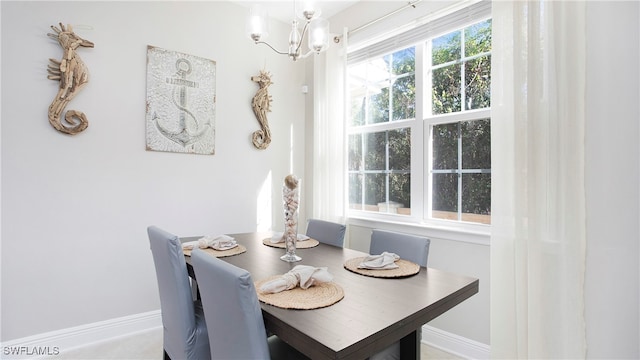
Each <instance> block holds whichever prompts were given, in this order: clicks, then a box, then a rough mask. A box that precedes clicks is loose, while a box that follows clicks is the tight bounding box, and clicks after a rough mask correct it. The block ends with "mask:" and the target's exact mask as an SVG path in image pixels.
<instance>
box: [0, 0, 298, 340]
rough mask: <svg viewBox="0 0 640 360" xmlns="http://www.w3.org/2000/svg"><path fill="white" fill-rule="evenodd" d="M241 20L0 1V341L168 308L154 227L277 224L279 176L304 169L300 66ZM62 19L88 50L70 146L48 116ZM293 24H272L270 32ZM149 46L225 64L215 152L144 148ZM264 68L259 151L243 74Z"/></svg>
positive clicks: (138, 5)
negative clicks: (249, 33) (162, 298)
mask: <svg viewBox="0 0 640 360" xmlns="http://www.w3.org/2000/svg"><path fill="white" fill-rule="evenodd" d="M246 11H247V9H246V8H244V7H242V6H239V5H236V4H233V3H230V2H178V1H175V2H88V1H87V2H50V1H46V2H7V1H2V3H1V12H2V143H1V145H2V148H1V153H2V258H1V261H2V263H1V264H2V281H1V283H2V284H1V286H2V288H1V294H2V313H1V318H2V334H1V341H8V340H12V339H16V338H22V337H26V336H31V335H35V334H40V333H44V332H49V331H53V330H57V329H65V328H69V327H73V326H77V325H83V324H88V323H93V322H98V321H102V320H107V319H113V318H117V317H122V316H127V315H131V314H138V313H144V312H147V311H151V310H156V309H159V301H158V293H157V285H156V279H155V271H154V268H153V262H152V259H151V253H150V251H149V242H148V239H147V235H146V227H147V226H148V225H151V224H155V225H158V226H160V227H162V228H165V229H166V230H168V231H171V232H174V233H176V234H178V235H180V236H189V235H199V234H218V233H233V232H248V231H255V230H256V229H265V228H269V227H270V226H271V225H272V224H275V225H274V227H275V228H278V227H281V226H280V224H281V223H282V215H281V212H282V211H281V210H280V209H281V203H280V192H281V184H282V179H283V178H284V176H285V175H287V174H288V173H289V172H290V171H293V172H294V173H296V174H300V175H302V174H303V163H304V161H303V159H304V154H303V152H304V148H303V139H304V137H305V128H304V118H303V117H304V112H305V107H304V101H305V100H304V95H303V94H302V93H301V92H300V85H301V84H302V83H303V82H304V64H293V63H292V62H291V61H290V60H289V59H288V58H287V57H285V56H279V55H275V54H274V53H273V52H272V51H271V50H268V49H267V48H266V47H263V46H256V45H254V44H253V43H252V42H251V41H250V40H249V39H248V38H245V36H244V21H245V16H246ZM58 22H64V23H65V24H66V23H71V24H74V25H76V27H75V29H76V32H77V33H78V34H79V35H80V36H83V37H85V38H86V39H88V40H90V41H93V42H94V43H95V48H93V49H87V48H81V49H80V50H79V51H78V53H79V56H80V57H81V58H82V59H83V60H84V61H85V63H86V64H87V66H88V68H89V72H90V80H89V84H88V85H87V86H86V88H84V89H83V90H82V91H81V93H80V94H79V95H78V96H77V98H76V99H74V100H73V101H72V102H71V103H70V105H69V107H68V109H77V110H81V111H83V112H85V114H86V115H87V117H88V119H89V128H88V129H87V130H86V131H85V132H83V133H80V134H78V135H75V136H73V137H72V136H66V135H64V134H62V133H59V132H57V131H55V130H54V129H53V128H52V127H51V126H50V125H49V123H48V119H47V110H48V106H49V104H50V103H51V101H52V100H53V98H54V96H55V94H56V91H57V86H58V85H57V83H56V82H54V81H51V80H48V79H47V78H46V75H47V73H46V68H47V64H48V59H49V58H60V57H61V55H62V51H61V49H60V48H59V46H58V45H57V43H55V42H54V41H53V40H51V39H49V38H48V37H47V36H46V34H47V32H49V31H51V30H50V28H49V26H50V25H54V24H57V23H58ZM80 25H85V26H80ZM288 30H289V29H288V26H287V25H286V24H280V23H272V25H271V36H272V38H273V39H280V38H281V39H285V40H286V38H287V36H288ZM285 40H283V41H285ZM147 45H154V46H157V47H160V48H164V49H168V50H173V51H178V52H183V53H187V54H191V55H195V56H200V57H204V58H207V59H212V60H215V61H216V63H217V84H216V90H217V109H216V154H215V155H213V156H205V155H188V154H175V153H162V152H151V151H145V96H146V79H145V78H146V47H147ZM265 68H266V69H267V70H269V71H271V73H272V74H273V81H274V85H272V86H271V87H270V89H269V90H270V93H271V95H272V96H273V103H272V112H271V113H270V114H269V122H270V125H271V129H272V132H273V142H272V144H271V146H270V147H269V148H268V149H266V150H257V149H255V148H254V147H253V145H252V144H251V140H250V137H251V134H252V132H253V131H255V130H257V129H258V128H259V126H258V122H257V120H256V119H255V117H254V115H253V112H252V110H251V98H252V97H253V95H254V94H255V91H256V90H257V85H256V84H254V83H253V82H251V81H250V77H251V76H253V75H256V74H258V72H259V70H261V69H265ZM291 132H293V134H291ZM291 139H293V143H291ZM263 187H264V191H263V190H262V189H263ZM261 191H262V195H263V196H262V197H259V195H260V193H261ZM257 198H261V199H263V200H264V201H263V202H262V203H260V204H258V201H257V200H256V199H257ZM302 204H303V205H304V198H303V199H302ZM304 216H305V213H304V209H302V211H301V218H304Z"/></svg>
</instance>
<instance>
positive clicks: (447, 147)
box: [433, 123, 458, 170]
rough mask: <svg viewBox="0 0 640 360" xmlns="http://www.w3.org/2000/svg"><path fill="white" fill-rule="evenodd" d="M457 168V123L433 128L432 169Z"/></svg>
mask: <svg viewBox="0 0 640 360" xmlns="http://www.w3.org/2000/svg"><path fill="white" fill-rule="evenodd" d="M457 168H458V123H451V124H442V125H434V126H433V169H434V170H446V169H457Z"/></svg>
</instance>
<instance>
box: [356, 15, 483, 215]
mask: <svg viewBox="0 0 640 360" xmlns="http://www.w3.org/2000/svg"><path fill="white" fill-rule="evenodd" d="M445 23H446V22H445ZM449 26H450V25H449ZM432 32H433V31H432ZM434 35H435V36H434ZM413 38H414V39H413V40H414V42H413V44H408V46H407V45H405V46H403V47H402V48H400V49H398V48H396V49H393V50H391V51H380V50H379V49H380V48H381V46H379V45H378V46H377V49H378V50H377V53H376V52H374V51H370V50H367V49H365V50H364V51H360V53H359V54H358V56H354V58H357V60H356V61H353V60H352V57H351V54H349V58H350V61H349V64H348V66H347V78H348V81H349V84H348V85H349V94H348V96H349V99H348V102H347V103H348V104H350V112H349V118H348V119H347V121H348V137H349V139H348V143H349V147H348V152H349V153H348V164H349V165H348V177H349V207H350V209H351V211H352V212H356V213H358V214H361V215H362V216H374V214H394V216H401V217H404V218H405V219H406V221H412V220H413V221H434V220H435V221H441V220H449V221H451V220H452V221H456V222H460V221H462V222H471V223H483V224H489V223H490V222H491V218H490V212H491V135H490V134H491V124H490V99H491V96H490V84H491V19H486V18H485V20H480V21H478V22H476V23H474V24H470V25H466V26H460V27H459V28H457V29H456V28H454V29H451V28H450V30H449V31H439V33H438V34H433V33H432V34H428V36H427V35H425V36H424V37H422V38H419V39H418V40H415V35H414V36H413ZM397 42H398V41H396V42H393V41H391V42H389V43H390V44H396V43H397ZM392 46H393V45H390V46H388V47H392ZM396 46H397V45H396ZM362 54H366V55H365V56H363V55H362ZM372 54H376V55H372ZM367 214H369V215H367ZM401 219H402V218H401Z"/></svg>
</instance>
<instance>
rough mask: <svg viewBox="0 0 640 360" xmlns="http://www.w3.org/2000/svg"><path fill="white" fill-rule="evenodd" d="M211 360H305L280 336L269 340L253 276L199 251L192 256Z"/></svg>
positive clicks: (195, 251)
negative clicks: (207, 331) (206, 326)
mask: <svg viewBox="0 0 640 360" xmlns="http://www.w3.org/2000/svg"><path fill="white" fill-rule="evenodd" d="M191 265H192V266H193V270H194V272H195V274H196V278H197V279H198V285H199V288H200V296H201V298H202V303H203V306H204V315H205V318H206V319H207V325H208V327H209V344H210V348H211V358H212V359H229V360H231V359H270V358H276V359H305V356H304V355H303V354H301V353H299V352H297V351H296V350H295V349H293V348H291V347H290V346H289V345H287V344H285V343H284V342H283V341H282V340H280V339H279V338H278V337H277V336H271V337H269V338H267V334H266V330H265V327H264V320H263V318H262V309H261V308H260V303H259V301H258V296H257V294H256V289H255V286H254V285H253V280H251V274H249V272H248V271H246V270H244V269H241V268H239V267H237V266H235V265H232V264H229V263H227V262H225V261H222V260H220V259H217V258H215V257H213V256H211V255H209V254H207V253H205V252H204V251H202V250H200V249H196V250H194V251H193V252H192V253H191Z"/></svg>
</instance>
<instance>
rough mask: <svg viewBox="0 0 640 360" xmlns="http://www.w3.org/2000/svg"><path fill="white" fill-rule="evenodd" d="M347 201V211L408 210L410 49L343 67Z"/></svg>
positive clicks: (412, 55) (412, 93)
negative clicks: (346, 79) (345, 81)
mask: <svg viewBox="0 0 640 360" xmlns="http://www.w3.org/2000/svg"><path fill="white" fill-rule="evenodd" d="M349 76H350V79H351V81H350V89H351V90H350V95H351V99H350V102H349V103H350V104H351V116H350V119H351V126H352V127H353V128H355V129H358V130H356V131H354V132H353V133H350V134H349V199H350V200H349V203H350V207H351V208H352V209H359V210H367V211H385V212H397V211H398V210H399V209H402V210H400V211H403V210H404V211H408V209H410V206H411V192H410V184H411V128H410V124H409V123H408V120H414V119H415V104H416V101H415V51H414V49H413V48H408V49H404V50H401V51H398V52H395V53H392V54H388V55H385V56H382V57H379V58H375V59H371V60H369V61H366V62H364V63H361V64H357V65H354V66H352V67H350V68H349Z"/></svg>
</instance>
